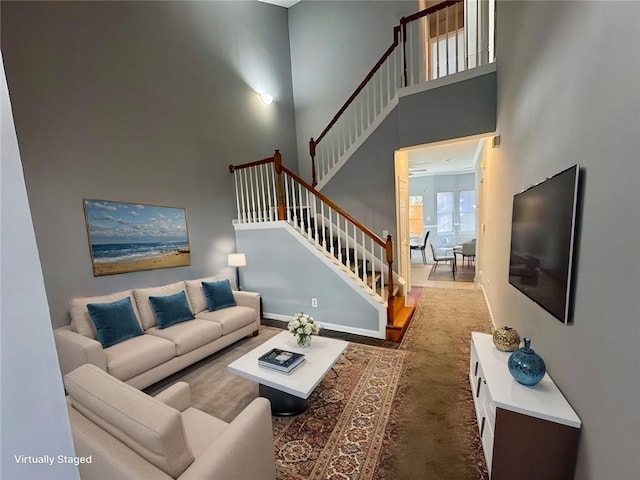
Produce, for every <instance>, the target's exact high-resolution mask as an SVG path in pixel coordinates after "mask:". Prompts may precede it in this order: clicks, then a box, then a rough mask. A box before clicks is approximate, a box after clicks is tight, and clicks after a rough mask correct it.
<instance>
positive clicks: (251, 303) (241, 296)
mask: <svg viewBox="0 0 640 480" xmlns="http://www.w3.org/2000/svg"><path fill="white" fill-rule="evenodd" d="M233 298H234V300H235V301H236V305H240V306H242V307H250V308H253V309H254V310H255V311H256V312H257V313H256V319H257V321H258V322H260V294H259V293H256V292H245V291H244V290H233Z"/></svg>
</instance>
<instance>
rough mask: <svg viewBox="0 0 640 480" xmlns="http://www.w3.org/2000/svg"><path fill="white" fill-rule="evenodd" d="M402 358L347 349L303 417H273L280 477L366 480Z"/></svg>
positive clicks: (396, 353) (391, 352)
mask: <svg viewBox="0 0 640 480" xmlns="http://www.w3.org/2000/svg"><path fill="white" fill-rule="evenodd" d="M405 356H406V352H401V351H398V350H390V349H386V348H380V347H371V346H366V345H358V344H354V343H351V344H349V347H348V348H347V350H346V352H345V354H344V355H343V356H342V358H341V359H340V360H339V361H338V363H337V364H336V365H335V370H336V372H337V373H338V376H337V377H336V376H335V375H333V374H332V373H329V374H328V375H327V376H326V377H325V378H324V380H323V381H322V382H321V383H320V385H319V386H318V388H316V390H315V391H314V392H313V393H312V394H311V396H310V397H309V406H308V408H307V410H306V411H305V412H304V413H303V414H302V415H299V416H296V417H290V418H278V417H274V438H275V444H276V469H277V472H278V478H279V479H282V480H293V479H295V480H301V479H331V480H334V479H335V480H338V479H344V480H346V479H358V480H368V479H370V478H371V477H372V475H373V472H374V469H375V466H376V463H377V460H378V454H379V452H380V448H381V445H382V442H383V439H384V435H385V431H386V427H387V420H388V418H389V414H390V411H391V405H392V402H393V398H394V394H395V391H396V387H397V385H398V380H399V377H400V372H401V371H402V367H403V363H404V358H405Z"/></svg>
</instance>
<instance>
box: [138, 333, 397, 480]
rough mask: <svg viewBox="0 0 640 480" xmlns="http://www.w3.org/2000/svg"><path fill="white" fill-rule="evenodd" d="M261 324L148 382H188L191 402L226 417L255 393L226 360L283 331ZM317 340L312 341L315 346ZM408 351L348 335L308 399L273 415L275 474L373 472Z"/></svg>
mask: <svg viewBox="0 0 640 480" xmlns="http://www.w3.org/2000/svg"><path fill="white" fill-rule="evenodd" d="M280 331H282V330H279V329H277V328H273V327H264V326H263V327H261V329H260V334H259V335H258V336H257V337H254V338H250V339H245V340H243V341H241V342H239V343H238V344H235V345H234V346H233V348H227V349H225V350H223V351H222V352H220V353H219V354H216V355H214V356H212V357H209V358H208V359H206V360H205V361H203V362H200V363H199V364H196V365H195V366H193V367H192V368H190V369H189V370H188V371H183V372H181V373H180V374H179V375H175V376H172V377H171V378H169V379H167V380H166V381H164V382H163V383H162V384H158V385H154V386H153V387H152V388H151V389H147V392H148V393H150V394H155V393H157V392H158V391H160V390H162V389H164V388H166V387H167V386H168V385H170V384H173V383H175V382H177V381H186V382H187V383H189V384H190V386H191V399H192V404H193V406H195V407H196V408H199V409H201V410H203V411H205V412H207V413H210V414H211V415H214V416H216V417H218V418H220V419H222V420H225V421H227V422H229V421H231V420H232V419H233V418H234V417H235V416H236V415H237V414H238V413H239V412H240V411H241V410H242V409H243V408H244V407H245V406H246V405H248V404H249V403H250V402H251V401H252V400H253V399H254V398H256V397H257V396H258V387H257V385H256V384H255V383H254V382H251V381H250V380H247V379H244V378H241V377H238V376H236V375H233V374H231V373H229V372H227V371H226V365H228V364H229V363H231V362H232V361H233V360H235V359H236V358H238V357H240V356H241V355H243V354H244V353H246V352H247V351H249V350H251V349H252V348H255V346H257V345H258V344H259V343H261V342H263V341H265V340H267V339H268V338H271V337H272V336H273V335H275V334H276V333H278V332H280ZM311 348H313V346H312V347H311ZM406 356H407V352H406V351H400V350H397V349H389V348H383V347H375V346H369V345H361V344H357V343H350V344H349V346H348V347H347V349H346V351H345V353H344V354H343V355H342V357H341V358H340V359H339V360H338V362H337V363H336V365H335V366H334V369H335V372H336V373H337V375H336V374H334V373H333V372H329V373H328V374H327V375H326V376H325V378H324V379H323V380H322V382H321V383H320V385H318V387H317V388H316V389H315V390H314V392H313V393H312V394H311V396H310V397H309V399H308V408H307V410H306V411H305V412H304V413H303V414H301V415H298V416H295V417H289V418H280V417H273V430H274V441H275V456H276V471H277V479H278V480H306V479H327V480H329V479H330V480H334V479H336V480H337V479H341V480H346V479H350V480H370V479H371V478H372V476H373V475H374V472H375V467H376V465H377V462H378V457H379V454H380V451H381V446H382V444H383V442H384V440H385V435H386V434H387V433H386V432H387V430H388V429H387V421H388V418H389V416H390V414H391V406H392V403H393V399H394V396H395V392H396V389H397V386H398V382H399V379H400V374H401V371H402V370H403V365H404V360H405V357H406Z"/></svg>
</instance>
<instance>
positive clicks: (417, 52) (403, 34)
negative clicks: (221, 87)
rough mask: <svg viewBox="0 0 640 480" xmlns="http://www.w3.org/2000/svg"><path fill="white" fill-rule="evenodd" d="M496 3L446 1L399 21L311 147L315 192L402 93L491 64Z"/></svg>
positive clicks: (310, 143)
mask: <svg viewBox="0 0 640 480" xmlns="http://www.w3.org/2000/svg"><path fill="white" fill-rule="evenodd" d="M494 3H495V1H494V0H448V1H445V2H442V3H439V4H437V5H434V6H432V7H430V8H427V9H425V10H422V11H420V12H417V13H415V14H413V15H410V16H409V17H403V18H402V19H400V24H399V25H397V26H396V27H394V29H393V41H392V43H391V45H390V46H389V47H388V48H387V50H386V51H385V52H384V54H383V55H382V57H380V59H379V60H378V61H377V62H376V64H375V65H374V66H373V68H372V69H371V70H370V71H369V73H368V74H367V75H366V76H365V78H364V80H363V81H362V82H361V83H360V84H359V85H358V87H357V88H356V89H355V91H354V92H353V93H352V94H351V95H350V96H349V98H348V99H347V100H346V102H345V103H344V104H343V105H342V107H341V108H340V109H339V110H338V112H337V113H336V114H335V115H334V117H333V118H332V119H331V121H330V122H329V123H328V124H327V126H326V127H325V128H324V130H322V132H321V133H320V135H318V136H317V137H316V138H315V139H314V138H313V137H312V138H311V140H310V141H309V153H310V155H311V175H312V185H313V186H314V187H315V186H316V185H317V184H318V182H319V181H320V180H322V178H324V177H325V176H327V175H328V174H329V173H330V172H331V171H332V170H333V169H334V168H335V167H336V166H339V165H338V164H339V163H340V162H341V160H343V159H344V158H345V157H348V156H349V154H350V153H351V152H352V151H353V150H355V149H356V148H357V147H358V146H359V143H358V142H361V141H362V139H363V138H366V135H365V134H366V133H368V132H369V131H371V130H372V129H375V128H376V127H377V125H378V123H379V122H380V121H381V120H382V119H384V117H385V116H386V115H384V114H385V113H388V112H389V111H390V110H391V109H392V108H393V107H394V106H395V105H396V103H397V98H398V92H399V91H400V90H401V89H403V88H405V87H411V86H414V85H419V84H422V83H425V82H427V81H429V80H433V79H436V78H441V77H444V76H447V75H451V74H454V73H458V72H461V71H464V70H468V69H471V68H475V67H478V66H480V65H485V64H487V63H492V62H494V61H495V48H494V45H495V39H494V30H495V28H494V24H495V21H494V13H493V12H494V10H495V5H494Z"/></svg>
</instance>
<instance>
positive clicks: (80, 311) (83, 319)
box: [69, 287, 204, 340]
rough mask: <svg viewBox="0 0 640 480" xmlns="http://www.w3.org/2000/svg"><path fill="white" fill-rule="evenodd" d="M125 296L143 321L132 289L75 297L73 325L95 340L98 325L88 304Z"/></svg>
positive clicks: (77, 330) (72, 310)
mask: <svg viewBox="0 0 640 480" xmlns="http://www.w3.org/2000/svg"><path fill="white" fill-rule="evenodd" d="M200 288H202V287H200ZM170 293H173V292H170ZM202 296H203V297H204V293H203V294H202ZM123 297H130V298H131V304H132V305H133V313H135V314H136V318H137V319H138V323H141V319H140V315H139V313H138V307H137V305H136V301H135V299H134V298H133V292H132V291H131V290H124V291H121V292H114V293H110V294H108V295H97V296H92V297H78V298H73V299H72V300H71V301H70V302H69V313H70V315H71V327H72V328H73V329H74V330H75V331H76V332H78V333H79V334H80V335H84V336H85V337H89V338H93V339H94V340H95V339H96V338H98V337H97V336H96V326H95V325H94V324H93V320H91V315H89V310H87V305H88V304H90V303H111V302H115V301H116V300H120V299H122V298H123ZM152 315H153V314H152Z"/></svg>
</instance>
